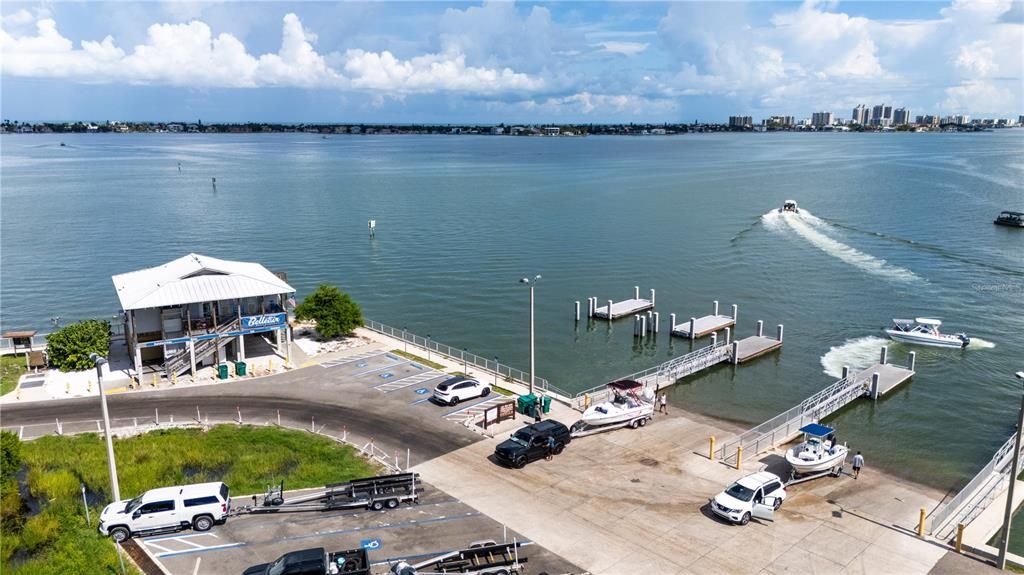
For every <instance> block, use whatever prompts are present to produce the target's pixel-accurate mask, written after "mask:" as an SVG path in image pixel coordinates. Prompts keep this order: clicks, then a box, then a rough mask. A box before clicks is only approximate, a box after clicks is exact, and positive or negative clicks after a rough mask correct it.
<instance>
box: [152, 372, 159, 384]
mask: <svg viewBox="0 0 1024 575" xmlns="http://www.w3.org/2000/svg"><path fill="white" fill-rule="evenodd" d="M158 382H159V380H158V379H157V375H156V374H155V373H154V374H153V384H152V385H153V387H156V384H157V383H158Z"/></svg>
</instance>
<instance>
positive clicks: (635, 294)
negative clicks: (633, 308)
mask: <svg viewBox="0 0 1024 575" xmlns="http://www.w3.org/2000/svg"><path fill="white" fill-rule="evenodd" d="M633 299H640V286H633Z"/></svg>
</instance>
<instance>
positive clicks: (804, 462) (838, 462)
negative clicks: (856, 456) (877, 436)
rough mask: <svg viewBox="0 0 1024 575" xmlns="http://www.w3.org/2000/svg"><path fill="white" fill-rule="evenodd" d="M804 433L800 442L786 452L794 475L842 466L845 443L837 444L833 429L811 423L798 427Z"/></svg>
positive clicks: (845, 451)
mask: <svg viewBox="0 0 1024 575" xmlns="http://www.w3.org/2000/svg"><path fill="white" fill-rule="evenodd" d="M800 431H802V432H803V434H804V440H803V442H802V443H799V444H797V445H796V446H795V447H793V448H791V449H790V450H789V451H787V452H786V461H787V462H789V465H790V466H792V467H793V473H794V474H796V475H806V474H808V473H818V472H822V471H829V470H832V469H835V468H837V467H838V468H840V469H841V468H842V467H843V462H845V461H846V455H847V453H849V449H847V447H846V445H838V443H837V441H836V434H835V431H836V430H835V429H833V428H831V427H829V426H827V425H821V424H820V423H811V424H809V425H805V426H803V427H801V428H800Z"/></svg>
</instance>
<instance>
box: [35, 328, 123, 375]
mask: <svg viewBox="0 0 1024 575" xmlns="http://www.w3.org/2000/svg"><path fill="white" fill-rule="evenodd" d="M109 351H110V322H109V321H105V320H98V319H89V320H85V321H80V322H78V323H72V324H68V325H66V326H64V327H62V328H60V329H59V330H57V331H55V332H53V333H51V334H50V335H48V336H46V354H47V356H48V357H49V360H50V365H52V366H54V367H56V368H58V369H60V370H61V371H81V370H83V369H89V368H91V367H94V366H95V364H93V362H92V360H91V359H89V354H91V353H98V354H100V355H102V356H104V357H106V356H107V353H109Z"/></svg>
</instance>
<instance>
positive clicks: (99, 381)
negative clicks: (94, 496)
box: [89, 353, 121, 501]
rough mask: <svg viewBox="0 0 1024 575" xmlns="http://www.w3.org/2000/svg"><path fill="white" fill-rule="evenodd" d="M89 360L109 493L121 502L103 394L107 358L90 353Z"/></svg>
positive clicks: (112, 442)
mask: <svg viewBox="0 0 1024 575" xmlns="http://www.w3.org/2000/svg"><path fill="white" fill-rule="evenodd" d="M89 359H91V360H92V362H93V363H95V364H96V387H98V388H100V406H101V407H102V409H103V435H104V436H105V437H106V438H107V465H108V466H109V467H110V491H111V495H112V496H113V497H114V501H120V500H121V488H120V487H119V486H118V484H117V464H116V463H115V462H114V440H113V439H112V438H111V437H110V414H109V413H108V412H107V396H106V394H105V393H103V365H104V364H106V363H107V358H105V357H101V356H100V355H99V354H98V353H90V354H89Z"/></svg>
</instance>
